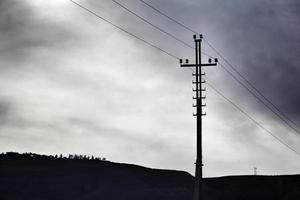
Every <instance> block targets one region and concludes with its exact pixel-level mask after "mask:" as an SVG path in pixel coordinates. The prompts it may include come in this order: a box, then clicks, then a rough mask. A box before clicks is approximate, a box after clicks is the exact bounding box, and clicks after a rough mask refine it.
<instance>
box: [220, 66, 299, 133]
mask: <svg viewBox="0 0 300 200" xmlns="http://www.w3.org/2000/svg"><path fill="white" fill-rule="evenodd" d="M219 65H220V66H221V68H222V69H224V70H225V71H226V72H227V73H228V74H229V75H230V76H231V77H232V78H233V79H234V80H235V81H237V82H238V83H239V84H240V85H242V86H243V87H244V88H245V89H246V90H247V91H248V92H249V93H250V94H252V95H253V96H254V97H255V98H256V99H258V100H259V101H260V102H261V103H262V104H263V105H264V106H266V107H267V108H268V109H269V110H270V111H271V112H272V113H274V114H275V115H276V116H277V117H279V119H280V120H281V121H283V122H284V123H285V124H286V125H287V127H289V128H291V129H292V130H294V131H295V132H296V133H299V134H300V132H299V131H298V130H297V129H295V128H294V127H293V126H291V125H290V124H289V123H288V121H287V120H286V119H284V118H283V117H282V116H281V115H279V114H278V113H277V112H275V111H274V110H273V109H272V107H271V106H269V105H268V104H267V103H266V102H264V101H262V100H261V99H260V98H259V96H258V95H257V94H255V93H254V92H253V91H252V90H251V89H250V88H249V87H247V86H246V85H245V84H244V83H243V82H242V81H240V80H239V79H238V78H237V77H236V76H234V74H233V73H232V72H230V71H229V70H228V69H227V68H226V67H224V65H222V64H221V63H219Z"/></svg>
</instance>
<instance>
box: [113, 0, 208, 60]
mask: <svg viewBox="0 0 300 200" xmlns="http://www.w3.org/2000/svg"><path fill="white" fill-rule="evenodd" d="M111 1H112V2H114V3H115V4H117V5H118V6H120V7H121V8H123V9H124V10H126V11H127V12H129V13H131V14H132V15H134V16H135V17H137V18H139V19H140V20H142V21H143V22H145V23H147V24H149V25H150V26H152V27H153V28H155V29H157V30H158V31H160V32H162V33H164V34H166V35H168V36H169V37H171V38H173V39H175V40H177V41H178V42H180V43H182V44H183V45H185V46H187V47H189V48H190V49H195V48H194V47H193V46H191V45H189V44H188V43H186V42H185V41H183V40H181V39H180V38H178V37H176V36H175V35H174V34H172V33H170V32H168V31H166V30H164V29H162V28H160V27H158V26H157V25H155V24H153V23H152V22H150V21H149V20H147V19H145V18H143V17H141V16H140V15H138V14H137V13H135V12H134V11H132V10H130V9H129V8H128V7H126V6H124V5H123V4H121V3H120V2H118V1H116V0H111ZM201 53H202V54H203V55H206V56H207V57H209V58H213V57H212V56H211V55H209V54H207V53H205V52H201Z"/></svg>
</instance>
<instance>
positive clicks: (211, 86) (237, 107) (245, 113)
mask: <svg viewBox="0 0 300 200" xmlns="http://www.w3.org/2000/svg"><path fill="white" fill-rule="evenodd" d="M206 83H207V85H208V86H209V87H210V88H212V89H213V90H214V91H215V92H216V93H217V94H218V95H220V96H221V97H223V98H224V99H226V100H227V101H228V102H229V103H230V104H231V105H232V106H234V107H235V108H236V109H238V110H239V111H240V112H241V113H243V114H244V115H245V116H247V117H248V118H249V119H250V120H251V121H253V122H254V123H255V124H256V125H257V126H258V127H260V128H261V129H263V130H264V131H266V132H267V133H268V134H270V135H271V136H272V137H273V138H275V139H276V140H277V141H278V142H279V143H281V144H282V145H284V146H286V147H287V148H288V149H290V150H291V151H293V152H295V153H296V154H297V155H299V156H300V153H299V152H298V151H296V150H295V149H293V147H291V146H290V145H288V144H287V143H286V142H284V141H283V140H282V139H281V138H279V137H278V136H276V135H275V134H274V133H272V132H271V131H270V130H268V129H267V128H265V127H264V126H263V125H261V124H260V123H259V122H258V121H256V120H255V119H254V118H253V117H251V116H250V115H249V114H248V113H247V112H246V111H244V110H243V109H241V108H240V107H239V106H238V105H236V104H235V103H234V102H233V101H231V100H230V99H229V98H227V97H226V96H225V95H224V94H222V93H221V92H220V91H219V90H217V89H216V88H215V87H214V86H213V85H212V84H210V83H208V82H207V81H206Z"/></svg>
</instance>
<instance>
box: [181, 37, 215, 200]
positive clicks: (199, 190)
mask: <svg viewBox="0 0 300 200" xmlns="http://www.w3.org/2000/svg"><path fill="white" fill-rule="evenodd" d="M193 38H194V41H195V64H189V60H188V59H186V60H185V63H183V60H182V59H180V65H181V67H194V68H195V73H193V76H195V77H196V80H194V81H193V84H195V86H196V87H195V89H193V91H194V92H195V94H196V96H195V97H193V99H194V100H195V101H196V104H194V105H193V107H196V114H193V115H194V116H196V120H197V123H196V124H197V125H196V126H197V144H196V145H197V156H196V163H195V164H196V171H195V187H194V198H193V200H203V185H202V183H203V173H202V166H203V163H202V116H205V115H206V113H203V109H202V108H203V107H204V106H206V104H203V103H202V100H203V99H205V98H206V96H203V92H205V91H206V88H203V84H204V83H205V80H204V79H203V78H202V77H203V76H204V75H205V73H203V72H202V67H209V66H217V62H218V60H217V59H216V58H215V59H214V63H212V59H211V58H209V59H208V62H209V63H207V64H202V62H201V42H202V39H203V36H202V35H194V36H193Z"/></svg>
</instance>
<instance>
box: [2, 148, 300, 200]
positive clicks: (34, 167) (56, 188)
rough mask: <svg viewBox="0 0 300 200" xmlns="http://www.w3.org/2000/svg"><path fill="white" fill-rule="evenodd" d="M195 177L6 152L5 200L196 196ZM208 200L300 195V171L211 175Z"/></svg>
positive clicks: (289, 199)
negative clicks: (223, 175) (276, 174)
mask: <svg viewBox="0 0 300 200" xmlns="http://www.w3.org/2000/svg"><path fill="white" fill-rule="evenodd" d="M193 179H194V178H193V176H191V175H190V174H188V173H187V172H183V171H173V170H158V169H150V168H145V167H141V166H137V165H129V164H120V163H113V162H110V161H104V160H102V159H95V158H86V157H80V156H77V157H76V156H73V157H72V156H71V158H63V157H53V156H51V157H50V156H42V155H37V154H17V153H8V154H1V155H0V200H17V199H18V200H19V199H25V200H27V199H28V200H29V199H30V200H48V199H51V200H53V199H63V200H69V199H72V200H77V199H78V200H79V199H80V200H94V199H103V200H117V199H118V200H119V199H126V200H127V199H128V200H171V199H172V200H191V199H192V193H193ZM204 185H205V188H204V192H205V200H217V199H222V200H227V199H228V200H229V199H230V200H247V199H249V200H250V199H251V200H260V199H261V200H299V199H300V175H293V176H292V175H291V176H232V177H220V178H207V179H205V181H204Z"/></svg>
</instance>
